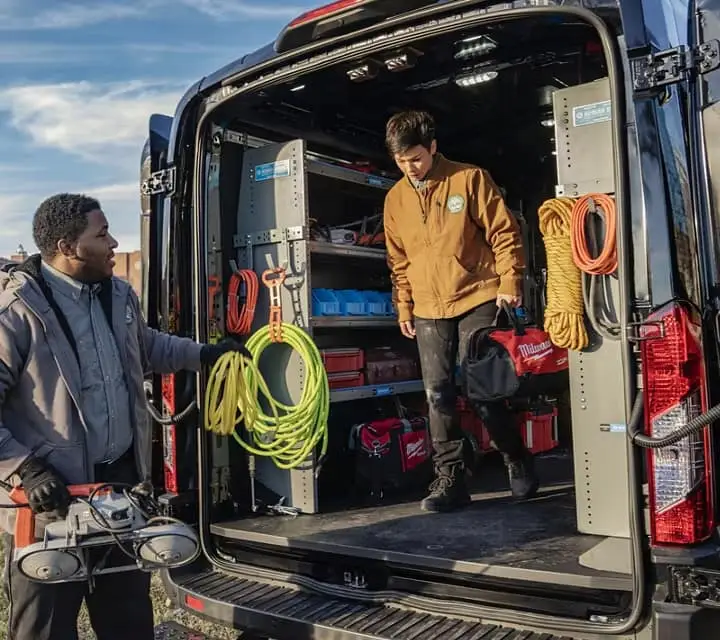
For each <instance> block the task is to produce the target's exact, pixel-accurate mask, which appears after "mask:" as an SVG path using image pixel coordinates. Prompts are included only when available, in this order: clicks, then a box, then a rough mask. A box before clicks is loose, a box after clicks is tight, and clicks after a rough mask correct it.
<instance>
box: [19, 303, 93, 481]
mask: <svg viewBox="0 0 720 640" xmlns="http://www.w3.org/2000/svg"><path fill="white" fill-rule="evenodd" d="M18 297H19V298H20V299H21V300H22V301H23V302H24V303H25V306H26V307H27V308H28V309H29V310H30V311H31V312H32V313H33V314H34V315H35V317H36V318H37V319H38V321H39V322H40V324H41V325H42V327H43V329H44V330H45V334H46V335H47V332H48V330H47V324H46V323H45V320H44V319H43V317H42V315H41V314H40V313H39V312H38V311H37V309H35V308H34V307H33V305H32V303H30V302H29V301H28V300H27V298H26V297H24V296H22V295H20V294H18ZM50 351H51V352H52V354H53V360H54V361H55V366H56V367H57V369H58V373H59V374H60V378H61V379H62V381H63V384H64V385H65V388H66V389H67V392H68V394H69V395H70V397H71V398H72V401H73V403H74V404H75V408H76V409H77V412H78V416H79V417H80V422H81V423H82V426H83V429H84V430H83V432H82V440H83V454H84V456H83V471H84V472H85V477H88V478H89V482H94V481H95V477H94V473H93V472H92V470H93V465H91V464H90V457H89V452H88V446H87V435H86V432H87V428H88V427H87V424H86V423H85V418H84V416H83V413H82V409H81V408H80V403H79V401H78V399H77V397H76V396H75V394H74V393H73V392H72V389H71V388H70V383H69V382H68V380H67V378H66V377H65V375H64V374H63V370H62V367H61V366H60V361H59V360H58V357H57V355H55V352H54V351H53V350H52V349H51V350H50Z"/></svg>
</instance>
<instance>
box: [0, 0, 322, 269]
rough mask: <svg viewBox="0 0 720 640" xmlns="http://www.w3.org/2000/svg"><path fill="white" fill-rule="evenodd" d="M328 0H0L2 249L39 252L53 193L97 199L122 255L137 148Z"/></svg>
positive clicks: (132, 233)
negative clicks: (38, 222)
mask: <svg viewBox="0 0 720 640" xmlns="http://www.w3.org/2000/svg"><path fill="white" fill-rule="evenodd" d="M320 4H322V0H314V1H313V0H264V2H263V0H250V1H249V2H242V1H240V0H123V1H120V0H117V1H114V2H113V1H110V0H95V1H92V0H76V1H73V2H65V1H62V0H0V256H7V255H9V254H10V253H13V252H14V251H15V249H16V248H17V246H18V244H19V243H21V244H23V245H24V247H25V249H27V250H28V251H29V252H31V253H32V252H33V251H35V245H34V243H33V241H32V235H31V220H32V215H33V212H34V210H35V208H36V207H37V205H38V204H39V203H40V202H41V201H42V199H43V198H45V197H46V196H48V195H51V194H53V193H56V192H59V191H81V192H85V193H88V194H89V195H93V196H95V197H97V198H99V199H100V201H101V203H102V205H103V208H104V209H105V211H106V213H107V215H108V218H109V220H110V224H111V227H112V230H113V232H114V233H115V235H116V237H117V238H118V240H119V241H120V248H119V250H120V251H129V250H133V249H136V248H138V247H139V195H138V194H139V185H138V173H139V166H140V164H139V163H140V151H141V149H142V145H143V142H144V140H145V136H146V130H147V121H148V118H149V116H150V114H151V113H169V114H172V113H173V111H174V108H175V105H176V104H177V101H178V100H179V98H180V97H181V96H182V94H183V93H184V91H185V89H187V87H188V86H190V85H191V84H192V83H193V82H195V81H196V80H198V79H199V78H200V77H202V76H203V75H207V74H208V73H211V72H212V71H214V70H216V69H217V68H219V67H220V66H222V65H224V64H226V63H228V62H230V61H231V60H233V59H235V58H238V57H240V56H241V55H242V54H243V53H245V52H247V51H251V50H254V49H257V48H258V47H260V46H262V45H264V44H266V43H267V42H269V41H271V40H272V39H274V37H275V36H276V34H277V33H278V32H279V30H280V29H281V28H282V27H283V25H284V24H286V23H287V22H288V21H289V20H290V19H292V18H293V17H295V16H296V15H298V14H299V13H302V12H303V11H306V10H307V9H309V8H314V7H316V6H318V5H320Z"/></svg>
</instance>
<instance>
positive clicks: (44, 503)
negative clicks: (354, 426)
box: [0, 194, 244, 640]
mask: <svg viewBox="0 0 720 640" xmlns="http://www.w3.org/2000/svg"><path fill="white" fill-rule="evenodd" d="M33 235H34V238H35V243H36V244H37V246H38V248H39V250H40V255H37V256H32V257H30V258H29V259H28V260H27V261H26V262H25V263H23V264H22V265H19V266H15V267H13V268H11V269H7V268H6V269H4V270H3V271H2V273H0V291H1V292H0V408H1V413H0V480H2V481H3V482H4V483H5V484H7V485H13V486H15V485H18V484H20V485H22V486H23V488H24V489H25V491H26V493H27V495H28V502H29V504H30V507H31V508H32V509H33V511H34V512H35V513H36V514H39V515H40V517H41V518H42V517H57V516H58V515H59V516H60V517H62V515H63V513H64V511H65V509H66V508H67V505H68V503H69V494H68V491H67V488H66V485H68V484H80V483H85V482H118V483H121V482H122V483H130V484H134V483H136V482H139V481H143V480H149V478H150V463H151V453H152V452H151V445H152V438H151V427H150V422H149V417H148V415H147V412H146V408H145V404H144V392H143V381H144V378H145V376H146V375H147V374H148V373H150V372H155V373H174V372H177V371H180V370H190V371H199V370H200V369H201V367H202V366H203V365H205V366H210V365H212V364H213V363H214V362H215V360H217V358H218V357H219V356H220V355H221V354H222V353H224V352H225V351H228V350H240V351H244V348H243V347H242V346H241V345H239V344H238V343H234V342H230V343H225V344H219V345H202V344H198V343H197V342H195V341H194V340H191V339H188V338H181V337H178V336H171V335H168V334H164V333H160V332H158V331H155V330H153V329H150V328H148V327H147V325H146V324H145V322H144V320H143V318H142V316H141V313H140V306H139V303H138V299H137V296H136V295H135V293H134V292H133V290H132V289H131V287H130V286H129V285H128V284H127V283H126V282H125V281H123V280H120V279H119V278H115V277H113V275H112V272H113V266H114V260H113V250H114V249H115V248H116V247H117V242H116V241H115V239H114V238H113V237H112V235H111V234H110V232H109V229H108V222H107V220H106V218H105V215H104V213H103V212H102V209H101V207H100V204H99V203H98V202H97V200H95V199H93V198H89V197H87V196H83V195H75V194H59V195H56V196H53V197H51V198H48V199H47V200H45V201H44V202H43V203H42V204H41V205H40V207H39V208H38V210H37V211H36V213H35V217H34V220H33ZM8 502H9V498H8V495H7V493H6V492H5V491H3V490H2V489H0V504H7V503H8ZM13 527H14V512H13V511H12V510H9V509H5V510H0V528H2V529H3V530H4V531H5V532H7V533H6V535H5V537H6V541H5V542H6V544H5V546H6V557H5V588H6V590H7V593H8V599H9V601H10V603H11V609H10V616H9V618H10V619H9V624H8V631H9V639H10V640H55V639H58V640H59V639H62V640H73V639H76V638H77V631H76V628H77V616H78V612H79V610H80V607H81V605H82V602H83V600H85V602H86V604H87V607H88V611H89V614H90V619H91V622H92V625H93V628H94V630H95V633H96V635H97V637H98V640H115V639H117V640H120V639H122V640H126V639H128V638H132V640H151V638H153V612H152V605H151V602H150V596H149V587H150V577H149V574H146V573H143V572H140V571H130V572H123V573H115V574H105V575H101V576H98V577H97V578H96V580H95V585H94V588H93V590H92V591H91V592H90V591H89V590H88V588H87V585H86V584H85V583H84V582H68V583H60V584H55V585H50V584H42V583H38V582H33V581H30V580H28V579H27V578H25V577H24V576H23V575H22V574H21V573H20V572H19V571H18V570H17V568H16V567H14V566H12V563H11V561H10V560H11V553H12V535H11V534H12V532H13Z"/></svg>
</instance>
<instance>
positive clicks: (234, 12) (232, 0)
mask: <svg viewBox="0 0 720 640" xmlns="http://www.w3.org/2000/svg"><path fill="white" fill-rule="evenodd" d="M180 3H181V4H182V5H184V6H185V7H187V8H189V9H192V10H195V11H198V12H200V13H203V14H205V15H207V16H210V17H212V18H214V19H218V20H238V19H251V20H266V19H288V20H289V19H292V18H294V17H296V16H297V15H299V14H300V13H303V12H304V11H307V9H308V8H311V7H314V6H316V5H317V3H315V2H309V1H308V0H301V2H299V3H298V4H295V5H292V4H282V5H276V6H272V5H270V4H265V3H263V2H262V1H261V0H258V1H257V2H242V1H236V0H180V2H179V3H178V2H177V0H133V1H130V0H127V1H125V2H112V1H107V0H106V1H104V2H102V1H95V2H62V3H57V2H56V3H54V5H55V6H54V7H53V8H51V9H48V8H47V6H45V7H43V6H41V5H42V2H41V1H36V2H29V1H27V0H26V2H25V3H24V4H23V3H21V2H20V0H3V1H2V2H0V30H5V31H15V30H24V31H31V30H38V29H77V28H80V27H87V26H93V25H97V24H101V23H103V22H109V21H115V20H128V19H137V18H147V17H148V16H150V15H152V12H153V11H171V10H172V9H173V8H174V7H177V5H178V4H180ZM32 5H35V6H34V7H33V6H32Z"/></svg>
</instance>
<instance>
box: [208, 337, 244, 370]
mask: <svg viewBox="0 0 720 640" xmlns="http://www.w3.org/2000/svg"><path fill="white" fill-rule="evenodd" d="M229 351H236V352H237V353H239V354H241V355H243V356H245V357H246V358H250V359H252V355H251V354H250V352H249V351H248V350H247V349H246V348H245V345H243V344H241V343H240V342H238V341H237V340H233V339H232V338H226V339H225V340H221V341H220V342H218V343H217V344H205V345H203V347H202V349H200V362H201V363H202V364H203V365H205V366H208V367H212V366H213V365H214V364H215V363H216V362H217V361H218V359H219V358H220V356H221V355H223V354H225V353H228V352H229Z"/></svg>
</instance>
